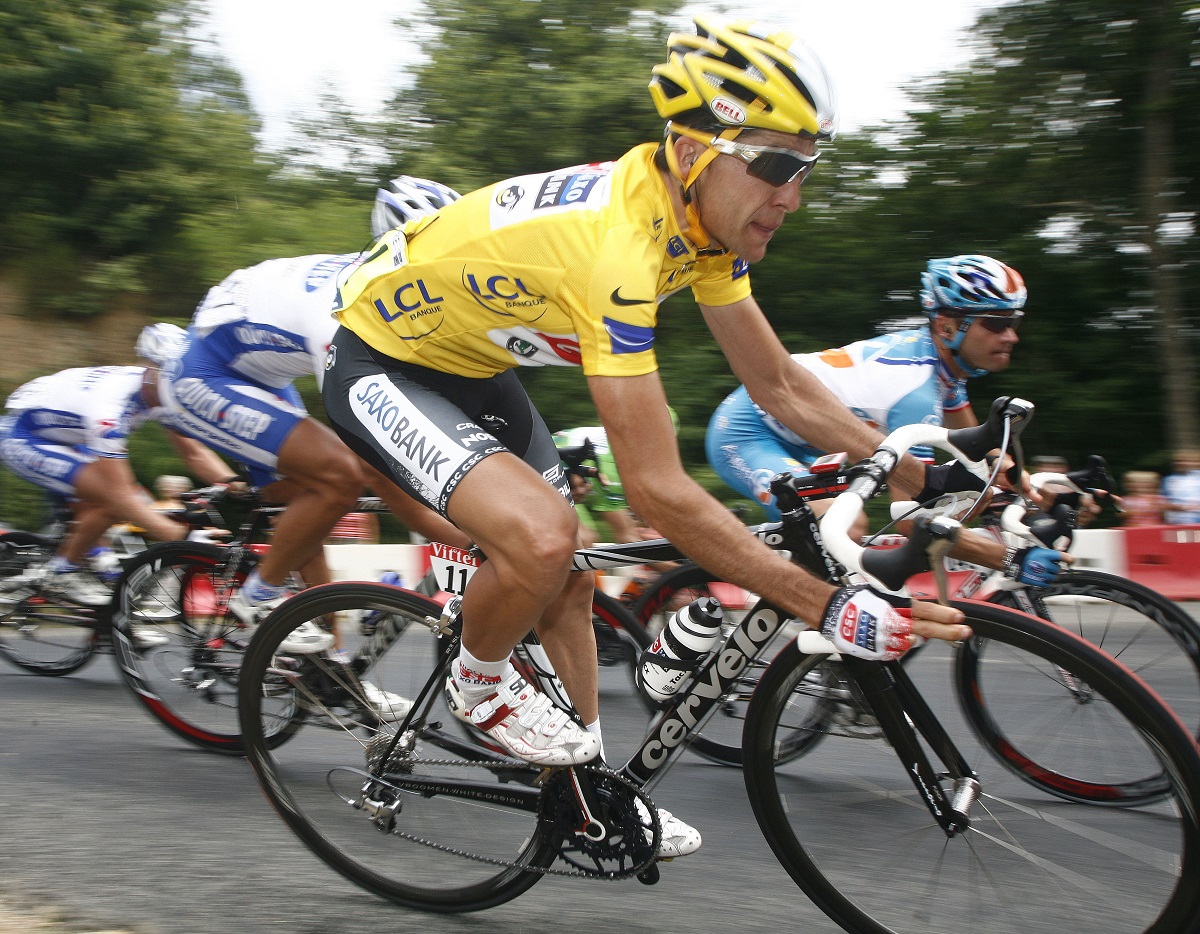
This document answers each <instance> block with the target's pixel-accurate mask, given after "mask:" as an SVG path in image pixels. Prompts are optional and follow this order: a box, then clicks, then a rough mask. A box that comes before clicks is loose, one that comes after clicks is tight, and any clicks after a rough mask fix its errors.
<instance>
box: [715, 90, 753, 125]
mask: <svg viewBox="0 0 1200 934" xmlns="http://www.w3.org/2000/svg"><path fill="white" fill-rule="evenodd" d="M709 106H710V107H712V112H713V113H715V114H716V115H717V116H718V117H720V118H721V119H722V120H724V121H725V122H726V123H732V124H734V125H735V126H741V125H742V124H743V123H745V122H746V111H745V110H744V109H743V108H742V107H741V106H740V105H739V104H736V103H734V102H733V101H731V100H730V99H729V98H728V97H714V98H713V99H712V103H711V104H709Z"/></svg>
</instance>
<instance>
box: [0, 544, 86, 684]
mask: <svg viewBox="0 0 1200 934" xmlns="http://www.w3.org/2000/svg"><path fill="white" fill-rule="evenodd" d="M54 547H55V542H54V540H53V539H50V538H45V537H43V536H41V535H34V534H32V533H29V532H7V533H4V534H0V656H3V657H4V658H6V659H8V660H9V661H10V662H12V663H13V664H14V665H16V666H18V667H19V668H24V669H25V670H26V671H31V672H33V673H34V674H39V675H50V676H59V675H68V674H71V673H72V672H74V671H78V670H79V669H80V668H82V667H83V666H84V665H86V664H87V663H88V662H89V661H90V660H91V658H92V656H93V655H94V654H95V652H96V648H97V646H98V645H99V641H100V637H99V632H98V630H97V618H98V614H100V613H103V612H107V611H105V610H103V609H97V608H95V607H85V606H80V605H78V604H74V603H71V602H70V601H68V600H64V599H62V598H61V597H56V596H53V595H49V594H43V593H42V592H41V591H40V590H39V589H38V587H37V583H36V582H35V581H33V580H29V581H28V582H25V581H23V579H22V577H21V575H22V574H24V573H25V572H27V571H29V570H31V569H33V568H35V567H37V566H39V565H44V564H45V563H46V562H47V561H49V560H50V558H51V556H52V555H53V554H54Z"/></svg>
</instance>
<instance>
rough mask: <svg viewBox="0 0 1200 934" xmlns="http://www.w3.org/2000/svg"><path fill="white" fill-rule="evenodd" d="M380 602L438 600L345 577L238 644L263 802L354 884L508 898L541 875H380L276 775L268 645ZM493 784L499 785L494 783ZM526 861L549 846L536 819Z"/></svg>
mask: <svg viewBox="0 0 1200 934" xmlns="http://www.w3.org/2000/svg"><path fill="white" fill-rule="evenodd" d="M380 607H387V608H388V609H389V610H391V611H394V612H396V613H398V614H404V615H405V616H408V617H410V618H412V619H414V620H420V621H424V622H425V624H426V625H429V622H428V621H427V620H436V619H438V618H439V617H440V615H441V611H442V607H441V605H440V604H439V603H437V602H436V601H434V600H431V599H429V598H428V597H425V596H423V595H421V594H417V593H414V592H412V591H408V590H403V589H400V588H397V587H393V586H390V585H386V584H376V583H365V582H345V583H340V584H327V585H324V586H320V587H314V588H311V589H309V590H307V591H304V592H303V593H301V594H298V595H297V596H296V597H294V598H292V599H291V600H289V601H287V603H285V604H283V605H282V606H281V607H279V608H278V609H276V610H275V611H274V612H273V613H272V614H271V615H270V616H269V617H268V618H267V619H266V620H264V621H263V622H262V623H261V624H260V625H259V627H258V631H257V632H256V633H255V636H254V638H253V640H252V641H251V643H250V645H249V647H248V648H247V651H246V656H245V660H244V662H243V680H242V685H241V690H240V697H239V709H240V714H241V718H242V733H243V736H244V739H245V745H246V758H247V761H248V762H249V763H250V766H251V768H252V769H253V771H254V774H255V777H256V778H257V779H258V782H259V784H260V786H261V787H262V789H263V792H264V793H265V794H266V796H267V798H268V800H269V801H270V802H271V805H272V806H273V807H274V808H275V810H276V812H277V813H278V814H279V816H280V817H281V818H282V819H283V821H284V822H285V823H286V824H287V825H288V827H289V828H290V829H291V830H292V832H293V833H295V834H296V836H297V837H299V838H300V840H301V841H303V842H304V844H305V845H306V846H307V847H308V848H309V849H310V850H311V851H312V852H313V853H314V854H315V855H316V856H317V857H319V858H320V859H321V860H322V861H323V862H324V863H325V864H326V865H328V866H329V867H330V868H332V869H333V870H335V871H336V872H338V873H339V874H341V875H342V876H344V877H345V878H347V879H349V880H350V881H351V882H354V883H355V884H356V885H359V886H360V887H362V888H364V889H366V890H367V891H369V892H373V893H374V894H376V895H378V896H380V897H381V898H385V899H387V900H389V901H392V902H395V903H397V904H400V905H403V906H405V907H409V908H416V909H419V910H423V911H434V912H439V913H459V912H466V911H476V910H481V909H485V908H491V907H493V906H495V905H499V904H503V903H505V902H507V901H510V900H511V899H513V898H516V897H517V896H518V895H520V894H521V893H522V892H524V891H526V890H527V889H528V888H529V887H530V886H532V885H533V884H534V883H536V882H537V881H538V880H539V879H540V878H541V874H540V873H538V872H536V871H531V870H528V869H523V868H514V867H498V868H499V869H500V870H501V871H499V872H498V873H497V875H496V876H495V877H493V878H490V879H488V880H487V881H486V882H480V883H475V884H473V885H470V886H466V887H464V888H462V889H455V890H450V891H444V890H439V891H432V890H428V889H425V888H422V887H420V886H418V885H413V884H409V883H405V882H401V881H397V880H395V879H391V878H387V877H385V876H383V875H382V874H380V873H378V872H375V871H374V870H372V869H371V868H370V867H368V866H366V865H364V864H362V863H360V862H358V861H356V860H355V859H353V858H352V857H350V856H349V855H347V854H345V853H343V852H341V851H340V850H339V849H338V848H337V847H336V846H335V845H334V844H333V843H331V842H330V841H329V840H327V839H326V837H325V836H324V835H323V834H322V832H321V831H320V829H319V828H318V827H316V826H315V825H314V824H313V823H312V822H311V821H310V820H309V819H308V818H307V817H306V816H305V813H304V811H303V810H302V809H301V808H300V807H299V805H298V804H297V802H296V800H295V797H294V796H293V794H292V793H291V792H290V791H289V790H288V788H287V780H286V779H284V778H281V776H280V774H279V772H278V770H277V768H276V763H275V761H274V759H273V757H272V750H271V749H270V748H268V746H267V745H266V743H265V742H264V737H263V734H262V730H261V723H260V716H261V704H260V701H261V697H262V693H263V692H262V690H261V683H262V681H263V680H264V676H265V675H266V672H267V669H268V667H269V666H270V664H271V663H272V659H273V658H274V656H275V650H276V646H277V645H278V643H279V641H280V640H281V639H282V638H283V637H284V635H285V634H286V633H287V632H290V631H291V629H292V628H293V627H294V626H295V625H297V624H298V623H299V622H302V621H304V620H308V619H310V618H312V617H313V616H316V615H321V614H328V613H332V612H337V611H342V610H354V611H362V610H370V609H372V608H380ZM497 787H498V788H499V787H500V785H499V783H497ZM522 855H523V856H527V857H528V859H527V864H528V865H532V866H538V867H544V866H548V865H549V864H550V863H551V862H552V861H553V860H554V858H555V855H556V848H555V846H554V845H553V842H552V841H550V840H548V839H547V838H546V836H545V833H544V828H543V827H542V826H541V824H540V823H537V824H536V825H535V826H534V827H533V829H532V831H531V832H530V833H529V836H528V841H527V842H526V844H525V848H524V849H523V850H522Z"/></svg>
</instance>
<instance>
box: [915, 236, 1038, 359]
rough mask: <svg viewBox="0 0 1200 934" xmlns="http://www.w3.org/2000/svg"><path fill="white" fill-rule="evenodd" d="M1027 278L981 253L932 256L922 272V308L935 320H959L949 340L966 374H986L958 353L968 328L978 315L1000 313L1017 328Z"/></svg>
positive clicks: (947, 342) (950, 349) (988, 316)
mask: <svg viewBox="0 0 1200 934" xmlns="http://www.w3.org/2000/svg"><path fill="white" fill-rule="evenodd" d="M1026 294H1027V293H1026V289H1025V280H1024V279H1022V278H1021V274H1020V273H1019V272H1017V271H1016V270H1015V269H1013V268H1012V267H1011V266H1006V265H1005V264H1004V263H1002V262H1000V260H998V259H992V257H990V256H983V255H982V254H979V253H964V254H963V255H961V256H949V257H946V258H945V259H931V260H930V261H929V263H928V264H927V265H926V267H925V271H924V272H923V273H921V295H920V297H921V310H922V311H924V312H925V314H926V315H927V316H928V317H929V319H930V320H931V321H932V320H933V319H934V318H936V317H937V316H938V315H950V316H952V317H956V318H958V319H959V327H958V333H956V334H955V335H954V337H953V338H952V339H950V340H947V341H946V349H947V350H949V351H950V353H951V355H952V356H953V358H954V362H955V363H956V364H957V365H958V366H959V368H960V369H961V370H962V371H963V372H964V373H966V374H967V376H985V375H986V374H987V372H988V371H987V370H984V369H981V368H979V367H973V366H971V365H970V364H969V363H967V362H966V361H965V360H964V359H963V357H962V355H961V354H960V353H959V351H960V349H961V348H962V343H963V340H964V339H965V338H966V336H967V329H968V328H969V327H970V326H971V323H972V322H973V321H974V320H975V319H976V318H981V317H982V318H990V317H993V316H996V317H999V316H1000V315H1006V316H1010V317H1011V318H1012V327H1016V326H1017V324H1018V322H1019V321H1020V319H1021V317H1022V315H1023V314H1024V312H1023V311H1021V309H1022V308H1024V307H1025V298H1026Z"/></svg>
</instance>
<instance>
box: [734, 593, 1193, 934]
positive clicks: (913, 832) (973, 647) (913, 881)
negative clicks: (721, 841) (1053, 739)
mask: <svg viewBox="0 0 1200 934" xmlns="http://www.w3.org/2000/svg"><path fill="white" fill-rule="evenodd" d="M956 605H957V606H959V607H960V608H961V609H963V610H964V612H966V614H967V623H968V624H970V625H971V626H972V627H973V628H974V630H975V637H974V638H973V639H971V640H969V642H968V643H966V644H964V646H963V649H962V650H963V651H966V652H975V651H977V650H979V649H980V646H981V645H984V644H985V645H986V649H985V650H982V651H979V665H980V666H981V667H982V668H984V669H986V670H987V672H988V680H989V682H991V680H992V678H991V675H992V674H993V673H992V671H991V669H993V668H995V669H996V671H995V672H994V675H995V681H996V682H997V683H998V682H1000V680H1001V679H1003V680H1004V682H1005V684H1006V692H1005V697H1004V702H1005V704H1006V705H1010V704H1011V705H1012V709H1013V710H1014V711H1017V710H1022V709H1023V710H1024V711H1025V712H1026V716H1025V719H1024V721H1021V720H1018V719H1016V718H1014V719H1013V720H1012V721H1011V726H1012V729H1011V731H1010V733H1009V739H1010V740H1011V741H1012V742H1014V743H1017V744H1021V745H1024V744H1027V743H1029V744H1038V743H1040V742H1041V739H1042V737H1041V735H1040V732H1041V731H1042V730H1043V729H1044V724H1043V718H1042V717H1041V712H1042V711H1043V710H1044V709H1045V707H1046V705H1047V704H1048V703H1049V701H1048V700H1047V698H1046V694H1047V686H1048V685H1049V686H1050V688H1049V693H1050V694H1051V695H1054V694H1056V692H1057V686H1058V682H1057V681H1055V680H1053V679H1052V678H1050V677H1047V674H1046V673H1047V672H1048V671H1056V670H1058V669H1063V670H1068V671H1070V672H1072V673H1073V674H1074V675H1075V676H1076V677H1077V678H1079V679H1081V680H1083V681H1085V682H1086V683H1087V684H1089V685H1090V686H1091V689H1092V691H1093V701H1092V703H1091V705H1090V708H1089V711H1088V712H1089V714H1091V715H1094V717H1095V720H1092V719H1091V718H1089V719H1088V720H1086V721H1073V722H1072V725H1073V726H1074V727H1075V729H1074V730H1073V731H1072V732H1071V735H1070V736H1069V738H1068V737H1067V736H1066V731H1065V730H1062V731H1060V742H1062V743H1063V744H1064V745H1066V744H1067V743H1069V749H1070V751H1071V758H1072V759H1073V761H1075V762H1076V763H1078V764H1079V765H1080V767H1081V768H1083V769H1085V770H1086V772H1087V774H1088V775H1089V776H1091V778H1092V779H1094V778H1095V777H1096V776H1098V775H1101V774H1103V775H1105V776H1107V778H1108V779H1109V780H1110V781H1111V782H1113V783H1114V784H1120V783H1121V781H1122V779H1123V777H1125V776H1134V777H1136V776H1140V775H1143V774H1146V773H1151V774H1159V773H1165V774H1167V775H1169V776H1171V781H1170V785H1169V788H1168V789H1167V791H1166V792H1165V793H1164V795H1163V796H1162V798H1161V800H1159V801H1158V802H1157V803H1155V804H1154V805H1152V806H1146V807H1140V808H1106V807H1095V806H1093V805H1091V804H1076V803H1071V802H1068V801H1064V800H1062V799H1061V798H1060V797H1056V796H1053V795H1051V794H1049V793H1048V792H1046V791H1044V790H1043V789H1041V788H1038V787H1034V786H1031V785H1029V784H1026V783H1025V782H1023V781H1022V780H1021V779H1019V778H1017V777H1016V776H1015V775H1012V774H1011V773H1010V772H1008V771H1007V770H1005V769H1004V768H1003V767H1002V766H1000V765H999V764H998V763H996V762H994V761H993V760H992V758H991V757H990V755H989V754H988V753H985V752H984V750H983V749H982V748H981V745H980V741H979V740H978V738H977V737H976V735H975V732H974V730H973V729H972V728H971V727H970V726H969V725H968V724H967V723H966V722H965V720H964V719H963V717H962V714H961V712H960V710H959V706H958V702H957V700H956V692H955V691H954V690H953V689H952V686H951V685H949V684H947V680H948V679H946V677H945V674H946V670H947V666H948V663H949V662H950V661H951V659H950V658H949V656H950V655H951V654H952V652H953V651H954V649H953V648H952V647H951V646H948V645H946V644H944V643H932V644H929V645H927V646H926V647H925V648H924V649H923V650H922V652H921V653H920V654H919V656H918V657H917V658H915V659H913V660H911V661H910V662H909V664H907V665H905V666H904V668H903V670H902V671H901V672H900V674H898V675H895V677H898V678H903V677H904V676H905V675H907V677H908V678H909V679H911V681H912V683H913V684H914V685H915V686H916V688H917V690H918V691H919V693H920V697H921V698H922V699H923V700H924V702H925V704H927V705H928V707H929V708H930V709H931V710H932V712H933V715H934V716H935V717H936V720H937V722H938V723H939V724H940V725H941V727H942V728H943V729H944V730H945V731H946V732H947V734H948V735H949V737H950V739H951V740H952V741H953V743H954V745H955V746H956V747H957V750H958V751H959V752H960V753H961V755H962V756H963V757H964V758H965V760H966V764H967V766H968V767H969V768H970V769H973V770H975V777H976V778H977V779H978V781H979V782H980V784H981V789H980V791H979V794H978V797H977V798H976V799H975V801H974V804H973V806H972V807H971V808H970V825H969V828H968V829H966V830H965V831H963V832H960V833H958V834H956V835H953V836H951V835H948V834H947V833H946V832H945V831H943V830H942V828H941V827H940V826H938V824H937V823H936V821H935V820H934V819H933V816H932V815H931V812H930V810H929V807H928V806H927V805H926V803H925V801H924V795H925V794H926V793H927V791H926V792H922V793H918V791H917V789H916V787H915V786H914V781H913V779H912V777H911V776H910V774H909V772H908V769H907V766H906V765H905V764H904V763H903V762H902V761H901V759H900V758H899V757H898V756H897V754H896V752H895V751H894V750H893V748H892V746H891V745H889V743H887V742H886V741H884V740H882V739H877V740H865V739H854V738H849V737H843V736H836V735H830V736H828V737H826V739H825V742H824V743H823V744H822V745H821V747H820V748H819V750H817V751H815V752H814V754H813V755H809V756H806V757H805V758H804V759H802V760H799V761H797V762H794V763H790V764H789V763H783V762H781V761H780V760H779V757H778V755H777V752H776V744H777V742H778V741H779V739H780V737H784V738H786V737H788V736H790V735H791V734H792V733H793V731H794V730H795V728H796V723H795V722H794V720H793V718H794V717H797V718H801V719H802V718H804V717H806V716H807V715H808V713H809V708H810V704H809V703H808V701H807V700H803V702H802V703H801V705H800V710H799V712H798V713H794V712H793V701H794V699H795V698H796V697H797V696H798V695H797V688H798V687H799V686H800V685H802V684H803V682H804V679H805V677H806V675H807V674H808V673H809V672H810V671H812V670H813V669H814V668H815V667H817V666H818V665H820V664H822V658H821V657H819V656H815V655H804V654H802V653H801V652H800V651H799V649H798V648H797V647H796V646H795V645H794V644H793V645H789V646H788V647H787V648H786V649H785V650H784V651H783V652H781V653H780V654H779V656H778V657H777V659H776V661H775V662H774V663H773V664H772V665H771V667H770V668H769V669H768V670H767V672H766V674H765V675H764V677H763V678H762V681H761V683H760V685H759V689H758V692H757V693H756V695H755V697H754V700H753V701H752V702H751V705H750V711H749V719H748V721H747V730H746V756H747V761H746V774H745V778H746V787H747V791H748V792H749V794H750V797H751V802H752V805H753V807H754V812H755V817H756V818H757V820H758V823H759V826H760V827H761V828H762V830H763V833H764V835H765V836H766V838H767V840H768V842H769V843H770V845H771V848H772V850H773V851H774V852H775V855H776V856H777V857H778V858H779V860H780V862H781V863H782V864H783V866H784V868H785V869H786V870H787V872H788V873H789V875H791V877H792V878H793V879H794V880H795V881H796V883H797V884H798V885H799V886H800V887H801V888H802V889H803V890H804V891H805V892H806V893H807V894H808V895H809V897H810V898H812V899H813V901H814V902H815V903H816V904H817V905H818V906H819V907H820V908H821V909H822V910H823V911H825V912H826V913H827V914H828V915H829V916H830V917H831V918H833V919H834V920H835V921H836V922H837V923H838V924H840V925H841V926H842V927H843V928H844V929H845V930H847V931H851V932H870V934H882V932H894V934H899V932H905V934H950V932H956V934H957V932H960V931H965V930H979V929H980V926H981V924H983V923H984V922H986V921H989V920H995V919H999V920H1000V925H998V929H1001V930H1004V931H1034V930H1037V931H1042V930H1046V931H1055V932H1061V934H1073V932H1080V934H1082V932H1094V931H1104V932H1105V934H1135V932H1153V934H1168V932H1179V931H1190V930H1196V929H1197V927H1196V926H1197V925H1198V924H1200V889H1197V887H1196V885H1195V878H1196V872H1197V870H1198V869H1200V824H1198V817H1197V815H1198V814H1200V810H1198V805H1200V755H1198V753H1197V748H1196V745H1195V743H1194V742H1193V741H1192V739H1191V736H1190V735H1189V734H1188V732H1187V730H1186V728H1185V727H1184V726H1183V725H1182V724H1181V723H1180V722H1179V720H1178V719H1177V718H1175V717H1174V716H1173V715H1172V714H1171V712H1170V711H1169V710H1168V709H1167V708H1166V707H1165V706H1163V705H1162V704H1161V702H1159V701H1158V700H1157V699H1156V698H1155V697H1154V695H1153V694H1152V693H1151V692H1150V691H1149V690H1148V689H1147V688H1146V687H1145V686H1144V685H1143V684H1142V683H1141V682H1140V681H1139V680H1138V679H1137V678H1136V677H1134V676H1133V675H1131V674H1130V673H1129V672H1128V670H1127V669H1125V668H1123V667H1122V666H1121V665H1120V664H1119V663H1117V662H1115V661H1113V660H1112V659H1111V658H1109V657H1108V656H1106V655H1104V654H1103V653H1101V652H1099V651H1098V650H1096V649H1095V648H1094V647H1093V646H1091V645H1090V644H1088V643H1086V642H1085V641H1084V640H1081V639H1079V638H1078V637H1076V636H1073V635H1072V634H1070V633H1067V632H1064V631H1063V630H1060V629H1058V628H1057V627H1054V626H1051V625H1048V624H1046V623H1045V622H1043V621H1040V620H1037V619H1035V618H1033V617H1028V616H1025V615H1024V614H1019V613H1013V612H1011V611H1008V610H1005V609H1003V608H1000V607H996V606H992V605H988V604H972V603H961V604H956ZM898 668H899V666H895V668H894V669H892V670H895V669H898ZM880 698H881V702H886V703H889V704H894V703H899V702H900V701H899V699H898V695H897V692H896V691H886V692H884V693H883V694H881V695H880ZM905 714H906V715H910V716H911V721H910V722H918V723H919V722H921V714H920V712H919V711H918V710H916V708H915V707H912V706H906V707H905ZM922 746H923V747H924V748H925V750H926V753H927V755H929V757H930V759H931V762H932V763H933V766H934V770H935V771H936V772H937V773H938V774H939V777H938V779H937V781H938V784H940V785H942V786H943V787H944V788H945V789H946V790H947V792H948V793H949V786H950V784H951V779H950V778H949V773H953V772H954V771H955V769H956V766H955V765H953V764H952V762H953V761H954V757H953V756H952V755H951V754H949V753H945V755H944V756H940V757H939V756H935V755H934V754H933V750H932V749H930V747H929V743H927V742H922ZM943 763H945V768H944V769H943V767H942V764H943ZM968 774H969V773H968ZM905 882H907V884H905Z"/></svg>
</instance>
